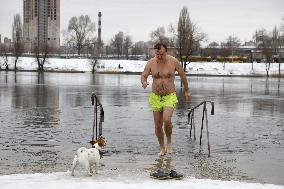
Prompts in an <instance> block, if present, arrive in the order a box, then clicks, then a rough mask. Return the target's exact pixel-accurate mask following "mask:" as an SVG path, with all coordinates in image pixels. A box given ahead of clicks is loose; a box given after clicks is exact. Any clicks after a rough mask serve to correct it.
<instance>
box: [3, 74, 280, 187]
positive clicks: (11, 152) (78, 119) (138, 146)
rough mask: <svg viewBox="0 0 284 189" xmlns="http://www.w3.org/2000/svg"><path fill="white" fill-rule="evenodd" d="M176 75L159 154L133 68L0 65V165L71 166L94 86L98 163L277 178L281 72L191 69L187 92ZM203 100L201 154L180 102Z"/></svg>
mask: <svg viewBox="0 0 284 189" xmlns="http://www.w3.org/2000/svg"><path fill="white" fill-rule="evenodd" d="M179 82H180V80H179V79H178V78H177V80H176V83H177V85H176V86H177V96H178V100H179V103H178V105H177V108H176V110H175V112H174V117H173V124H174V129H173V141H174V150H175V153H174V155H173V156H172V157H162V158H158V156H157V153H158V150H159V149H158V142H157V140H156V137H155V134H154V127H153V120H152V112H151V110H150V107H149V105H148V94H149V92H150V87H149V88H147V89H146V90H144V89H142V88H141V86H140V82H139V76H138V75H119V74H118V75H109V74H97V75H95V76H93V75H92V74H88V73H84V74H79V73H78V74H68V73H44V74H38V73H34V72H33V73H29V72H20V73H17V74H14V73H12V72H0V106H1V109H0V124H1V127H0V136H1V137H0V153H1V157H0V174H12V173H31V172H49V171H52V172H55V171H66V170H68V169H70V166H71V163H72V159H73V156H74V153H75V150H76V149H77V148H79V147H81V146H86V147H89V143H88V142H89V141H90V139H91V136H92V133H91V131H92V129H91V128H92V121H93V107H92V106H91V93H92V92H93V91H95V92H96V94H97V96H98V97H99V98H100V101H101V102H102V104H103V106H104V110H105V122H104V123H103V127H104V129H103V135H104V137H106V139H107V141H108V143H107V147H106V150H107V151H108V154H107V155H106V156H105V157H104V158H103V159H102V161H103V163H104V164H105V167H103V168H102V169H104V170H105V171H106V172H107V171H113V170H115V174H119V175H126V176H133V175H136V176H137V175H142V176H143V175H144V176H147V177H148V175H149V174H148V171H149V170H152V169H157V168H162V169H176V170H178V171H180V172H181V173H183V174H184V175H185V176H194V177H196V178H212V179H226V180H231V179H234V180H246V181H252V182H262V183H275V184H284V183H283V179H282V178H281V176H282V175H283V173H284V172H283V170H284V169H283V168H284V167H283V165H284V150H283V148H284V123H283V122H284V118H283V115H284V92H283V86H284V84H283V82H284V81H283V79H273V78H268V79H266V78H230V77H190V88H191V92H192V94H193V98H192V100H191V102H188V101H186V100H185V98H184V97H183V95H182V93H183V90H182V89H181V88H180V87H179V86H180V85H179ZM203 100H211V101H214V102H215V115H213V116H212V115H209V114H208V119H209V131H210V143H211V157H210V158H209V157H208V156H207V154H208V151H207V145H206V144H207V142H206V140H207V138H206V137H203V140H204V142H203V145H202V146H201V147H200V146H199V141H194V140H193V139H191V138H190V137H189V126H188V124H187V113H188V109H189V108H190V107H193V106H195V105H197V104H198V103H199V102H201V101H203ZM201 119H202V108H201V109H200V112H198V111H196V112H195V122H196V129H197V131H196V132H197V133H196V134H197V138H198V137H199V134H200V126H201ZM203 134H204V133H203ZM153 162H154V163H153ZM263 170H265V171H263ZM108 173H109V172H108ZM113 174H114V173H113Z"/></svg>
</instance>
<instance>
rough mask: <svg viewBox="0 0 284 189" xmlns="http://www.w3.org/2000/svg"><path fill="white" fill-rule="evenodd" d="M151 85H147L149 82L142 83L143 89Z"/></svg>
mask: <svg viewBox="0 0 284 189" xmlns="http://www.w3.org/2000/svg"><path fill="white" fill-rule="evenodd" d="M148 85H149V83H147V81H144V82H143V83H142V87H143V88H144V89H146V87H147V86H148Z"/></svg>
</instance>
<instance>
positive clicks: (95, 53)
mask: <svg viewBox="0 0 284 189" xmlns="http://www.w3.org/2000/svg"><path fill="white" fill-rule="evenodd" d="M103 46H104V42H103V41H102V40H98V39H96V38H94V39H93V41H92V43H91V45H90V46H89V48H90V52H91V56H90V57H89V62H90V64H91V66H92V73H93V74H94V73H95V67H96V65H97V64H98V61H99V59H100V57H101V53H102V49H103Z"/></svg>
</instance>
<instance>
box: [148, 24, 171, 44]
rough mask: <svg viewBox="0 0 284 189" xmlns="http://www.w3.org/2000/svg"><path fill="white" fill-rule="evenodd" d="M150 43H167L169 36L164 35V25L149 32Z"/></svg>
mask: <svg viewBox="0 0 284 189" xmlns="http://www.w3.org/2000/svg"><path fill="white" fill-rule="evenodd" d="M150 37H151V41H152V43H154V44H155V43H164V44H165V45H167V46H168V45H169V38H168V37H167V36H166V30H165V28H164V27H158V28H157V29H156V30H154V31H152V32H151V34H150Z"/></svg>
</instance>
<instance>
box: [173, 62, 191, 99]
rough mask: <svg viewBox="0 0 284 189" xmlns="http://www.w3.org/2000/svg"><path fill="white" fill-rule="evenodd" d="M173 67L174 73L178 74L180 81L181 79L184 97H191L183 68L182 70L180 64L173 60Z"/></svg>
mask: <svg viewBox="0 0 284 189" xmlns="http://www.w3.org/2000/svg"><path fill="white" fill-rule="evenodd" d="M175 65H176V71H177V72H178V74H179V76H180V79H181V82H182V84H183V86H184V94H185V97H191V93H190V91H189V87H188V82H187V79H186V75H185V73H184V71H183V68H182V66H181V64H180V63H179V61H178V60H177V59H175Z"/></svg>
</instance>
